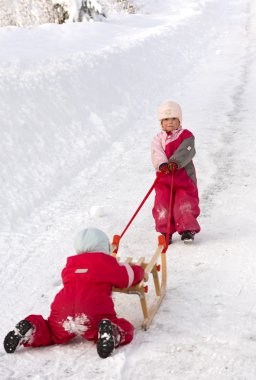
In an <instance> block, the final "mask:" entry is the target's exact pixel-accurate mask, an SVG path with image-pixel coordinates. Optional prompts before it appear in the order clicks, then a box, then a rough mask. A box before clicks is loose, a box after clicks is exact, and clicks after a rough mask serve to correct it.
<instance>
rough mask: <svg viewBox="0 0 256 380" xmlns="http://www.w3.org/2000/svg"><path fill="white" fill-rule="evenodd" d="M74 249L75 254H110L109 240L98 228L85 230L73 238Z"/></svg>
mask: <svg viewBox="0 0 256 380" xmlns="http://www.w3.org/2000/svg"><path fill="white" fill-rule="evenodd" d="M74 247H75V250H76V253H77V254H79V253H84V252H103V253H110V242H109V239H108V237H107V235H106V234H105V233H104V232H103V231H101V230H99V229H98V228H86V229H84V230H82V231H80V232H79V233H78V234H77V236H76V238H75V243H74Z"/></svg>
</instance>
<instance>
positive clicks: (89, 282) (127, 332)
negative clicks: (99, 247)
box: [24, 252, 144, 347]
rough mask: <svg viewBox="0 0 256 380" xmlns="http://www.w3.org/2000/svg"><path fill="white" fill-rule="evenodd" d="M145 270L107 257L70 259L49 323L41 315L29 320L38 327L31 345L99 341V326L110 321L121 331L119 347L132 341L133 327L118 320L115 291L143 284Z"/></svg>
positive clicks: (78, 256) (96, 256)
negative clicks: (85, 340)
mask: <svg viewBox="0 0 256 380" xmlns="http://www.w3.org/2000/svg"><path fill="white" fill-rule="evenodd" d="M143 276H144V270H143V269H142V268H141V267H140V266H137V265H132V266H131V265H128V264H119V263H118V262H117V260H116V259H115V258H114V257H112V256H110V255H107V254H105V253H100V252H96V253H82V254H79V255H75V256H71V257H68V259H67V264H66V266H65V268H64V269H63V271H62V281H63V284H64V287H63V288H62V290H61V291H60V292H59V293H58V294H57V295H56V296H55V299H54V301H53V303H52V305H51V313H50V316H49V318H48V320H45V319H44V318H43V317H42V316H41V315H30V316H28V317H27V318H26V319H27V320H28V321H30V322H31V323H32V324H33V325H34V326H35V332H34V333H33V336H32V339H31V340H30V341H29V343H26V344H24V346H27V347H28V346H30V347H38V346H47V345H51V344H63V343H67V342H68V341H69V340H70V339H72V338H74V337H75V336H76V335H81V336H83V337H84V338H85V339H87V340H93V341H95V342H96V341H97V335H98V324H99V322H100V320H101V319H103V318H108V319H110V320H111V321H112V322H113V323H114V324H116V325H117V326H118V327H119V330H120V333H121V341H120V344H127V343H129V342H130V341H131V340H132V339H133V335H134V327H133V326H132V324H131V323H130V322H128V321H127V320H125V319H123V318H117V316H116V312H115V309H114V303H113V301H112V297H111V294H112V287H113V286H116V287H120V288H126V287H129V286H131V285H134V284H136V283H138V282H139V281H141V280H142V278H143Z"/></svg>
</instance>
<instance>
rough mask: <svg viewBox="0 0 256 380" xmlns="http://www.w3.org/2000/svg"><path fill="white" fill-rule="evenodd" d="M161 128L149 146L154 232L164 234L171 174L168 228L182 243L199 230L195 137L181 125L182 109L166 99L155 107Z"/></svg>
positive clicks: (191, 237) (191, 238)
mask: <svg viewBox="0 0 256 380" xmlns="http://www.w3.org/2000/svg"><path fill="white" fill-rule="evenodd" d="M158 119H159V121H160V124H161V129H162V131H161V132H160V133H158V134H157V135H156V136H155V137H154V139H153V141H152V145H151V157H152V163H153V165H154V167H155V169H156V171H157V172H156V175H157V177H159V176H161V178H159V181H158V182H157V184H156V187H155V191H156V195H155V203H154V207H153V210H152V213H153V217H154V219H155V225H156V231H158V232H160V233H162V234H164V235H166V233H167V223H168V215H169V200H170V192H171V183H172V176H173V194H172V196H173V200H172V210H171V213H170V215H171V227H170V228H171V231H170V240H169V244H170V243H171V241H172V234H173V233H174V232H176V231H177V232H178V233H179V234H180V235H181V239H182V240H184V242H189V241H193V239H194V235H195V234H196V233H198V232H199V231H200V226H199V224H198V222H197V217H198V216H199V214H200V209H199V198H198V190H197V181H196V173H195V168H194V164H193V161H192V158H193V157H194V155H195V144H194V141H195V138H194V136H193V134H192V133H191V132H190V131H189V130H187V129H183V128H182V111H181V108H180V106H179V104H177V103H175V102H172V101H167V102H165V103H163V104H162V105H161V106H160V107H159V109H158Z"/></svg>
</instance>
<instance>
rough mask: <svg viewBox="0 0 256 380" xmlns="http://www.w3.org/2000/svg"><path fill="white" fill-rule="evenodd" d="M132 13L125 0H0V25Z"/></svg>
mask: <svg viewBox="0 0 256 380" xmlns="http://www.w3.org/2000/svg"><path fill="white" fill-rule="evenodd" d="M113 11H114V12H128V13H135V6H134V5H133V4H132V1H129V0H0V27H1V26H9V25H15V26H27V25H37V24H45V23H58V24H62V23H63V22H66V21H67V20H69V21H73V22H81V21H89V20H94V21H99V20H100V21H101V20H103V19H104V18H105V17H106V14H107V13H108V12H113Z"/></svg>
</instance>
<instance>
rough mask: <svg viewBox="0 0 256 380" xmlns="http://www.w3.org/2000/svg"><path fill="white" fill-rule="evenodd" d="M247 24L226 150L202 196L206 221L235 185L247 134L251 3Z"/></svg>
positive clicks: (221, 152)
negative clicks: (238, 146) (238, 147)
mask: <svg viewBox="0 0 256 380" xmlns="http://www.w3.org/2000/svg"><path fill="white" fill-rule="evenodd" d="M246 14H247V20H246V25H245V30H246V38H247V46H246V48H245V56H244V62H243V64H242V65H241V66H240V72H239V76H240V80H239V85H238V86H236V87H235V88H234V91H233V95H232V96H231V101H232V108H231V110H230V112H229V113H228V114H227V115H226V117H227V121H226V122H225V125H224V126H223V128H224V131H223V134H222V137H221V138H222V149H220V150H219V151H218V152H217V153H216V154H215V156H214V161H215V162H216V163H217V172H216V175H215V178H214V181H213V184H211V185H210V186H208V187H207V188H206V190H205V192H204V193H203V194H202V196H201V203H202V204H203V207H202V209H203V212H202V214H201V215H202V217H208V216H209V215H210V213H211V211H210V210H212V208H213V206H214V204H215V198H216V197H217V196H218V194H219V193H220V192H222V191H224V190H226V189H228V187H229V186H230V185H231V184H232V183H233V180H234V178H235V177H236V173H235V172H234V160H235V153H236V152H235V149H234V146H233V145H234V144H233V143H234V141H236V140H237V139H239V135H240V134H241V133H243V128H241V125H242V123H243V118H244V113H245V112H246V109H245V108H244V101H243V98H244V94H245V91H246V88H247V85H248V80H249V73H250V70H251V64H252V58H251V43H250V35H251V25H252V24H251V23H252V20H251V3H250V2H249V3H248V5H247V9H246Z"/></svg>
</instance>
